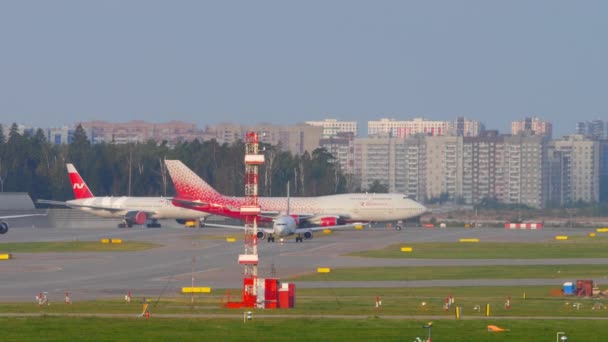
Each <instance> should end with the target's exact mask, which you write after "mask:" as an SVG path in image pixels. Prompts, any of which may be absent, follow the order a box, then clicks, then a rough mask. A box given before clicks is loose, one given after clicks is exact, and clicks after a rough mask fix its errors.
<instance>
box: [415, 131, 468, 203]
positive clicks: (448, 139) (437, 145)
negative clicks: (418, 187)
mask: <svg viewBox="0 0 608 342" xmlns="http://www.w3.org/2000/svg"><path fill="white" fill-rule="evenodd" d="M424 140H425V147H426V151H425V159H426V165H425V167H424V169H425V170H426V175H425V176H424V177H423V178H424V179H425V181H426V185H425V190H426V200H427V201H428V200H432V199H439V198H442V197H443V198H445V199H452V200H453V199H456V198H458V197H460V196H461V194H462V179H463V174H462V171H463V168H462V167H463V164H462V160H463V159H462V154H463V137H462V136H438V137H425V139H424ZM446 197H447V198H446Z"/></svg>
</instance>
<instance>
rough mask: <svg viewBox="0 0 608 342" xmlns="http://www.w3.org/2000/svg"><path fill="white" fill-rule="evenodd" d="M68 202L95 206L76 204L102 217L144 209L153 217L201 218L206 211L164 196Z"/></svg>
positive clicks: (69, 202)
mask: <svg viewBox="0 0 608 342" xmlns="http://www.w3.org/2000/svg"><path fill="white" fill-rule="evenodd" d="M66 204H67V205H68V206H70V204H77V205H86V206H91V207H93V208H87V207H79V206H74V208H76V209H80V210H82V211H85V212H88V213H90V214H93V215H97V216H100V217H116V218H123V217H124V216H125V214H126V213H127V212H130V211H143V212H147V213H154V214H152V215H150V216H149V218H151V219H199V218H201V217H204V216H207V214H206V213H201V212H200V211H196V210H190V209H186V208H180V207H176V206H174V205H173V203H171V200H170V199H167V198H164V197H125V196H123V197H92V198H84V199H76V200H70V201H67V202H66ZM94 207H109V208H112V209H117V210H107V209H101V208H94Z"/></svg>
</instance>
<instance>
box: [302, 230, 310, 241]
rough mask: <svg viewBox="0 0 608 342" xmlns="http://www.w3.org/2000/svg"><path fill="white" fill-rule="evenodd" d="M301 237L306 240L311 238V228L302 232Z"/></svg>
mask: <svg viewBox="0 0 608 342" xmlns="http://www.w3.org/2000/svg"><path fill="white" fill-rule="evenodd" d="M302 237H303V238H304V239H306V240H312V230H307V231H305V232H304V233H302Z"/></svg>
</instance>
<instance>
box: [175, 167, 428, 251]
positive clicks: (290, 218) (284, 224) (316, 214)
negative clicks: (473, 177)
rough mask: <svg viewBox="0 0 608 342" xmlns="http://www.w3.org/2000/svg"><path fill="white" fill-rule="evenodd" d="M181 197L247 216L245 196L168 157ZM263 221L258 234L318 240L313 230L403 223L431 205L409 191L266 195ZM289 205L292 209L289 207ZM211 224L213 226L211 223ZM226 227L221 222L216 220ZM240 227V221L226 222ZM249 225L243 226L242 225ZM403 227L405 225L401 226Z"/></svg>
mask: <svg viewBox="0 0 608 342" xmlns="http://www.w3.org/2000/svg"><path fill="white" fill-rule="evenodd" d="M165 164H166V165H167V169H168V170H169V174H170V175H171V178H172V180H173V184H174V186H175V190H176V192H177V196H175V197H174V198H173V204H174V205H176V206H179V207H183V208H189V209H195V210H200V211H204V212H207V213H210V214H214V215H221V216H228V217H232V218H237V219H243V218H244V217H243V216H242V215H241V211H240V209H241V206H243V205H244V203H245V198H244V197H229V196H224V195H222V194H220V193H219V192H217V191H216V190H215V189H213V188H212V187H211V186H210V185H209V184H207V183H206V182H205V181H204V180H203V179H201V178H200V177H199V176H198V175H196V173H194V172H193V171H192V170H190V169H189V168H188V167H187V166H186V165H184V163H182V162H181V161H179V160H165ZM258 203H259V205H260V208H261V214H260V217H259V219H260V221H272V222H273V227H272V228H262V229H261V230H260V232H259V233H258V238H264V237H267V239H268V241H269V242H273V241H274V238H275V236H278V237H279V238H282V237H284V236H287V235H293V234H295V235H296V242H298V241H299V242H302V240H303V239H312V237H313V231H316V230H323V229H336V228H342V227H346V226H348V225H360V224H363V223H368V222H372V221H373V222H395V221H396V222H399V223H400V222H402V221H403V220H406V219H409V218H413V217H417V216H420V215H422V214H424V213H425V212H427V211H428V210H427V208H426V207H424V206H423V205H421V204H420V203H417V202H416V201H414V200H412V199H410V198H408V197H406V196H405V195H403V194H368V193H351V194H339V195H329V196H319V197H292V198H291V199H289V198H288V197H260V198H258ZM287 208H289V209H288V210H287V213H286V212H285V210H286V209H287ZM209 226H212V225H210V224H209ZM213 226H221V225H213ZM221 227H227V228H236V227H234V226H221ZM239 228H240V229H243V227H239ZM397 229H401V226H400V225H398V227H397Z"/></svg>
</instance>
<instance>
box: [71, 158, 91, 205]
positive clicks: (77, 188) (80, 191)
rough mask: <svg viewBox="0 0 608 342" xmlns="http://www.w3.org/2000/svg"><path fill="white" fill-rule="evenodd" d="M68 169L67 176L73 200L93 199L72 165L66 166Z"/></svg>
mask: <svg viewBox="0 0 608 342" xmlns="http://www.w3.org/2000/svg"><path fill="white" fill-rule="evenodd" d="M66 166H67V168H68V175H69V176H70V182H72V190H74V198H75V199H83V198H91V197H94V196H93V193H92V192H91V190H89V187H88V186H87V183H85V182H84V180H83V179H82V177H80V174H79V173H78V171H76V168H75V167H74V165H73V164H66Z"/></svg>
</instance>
